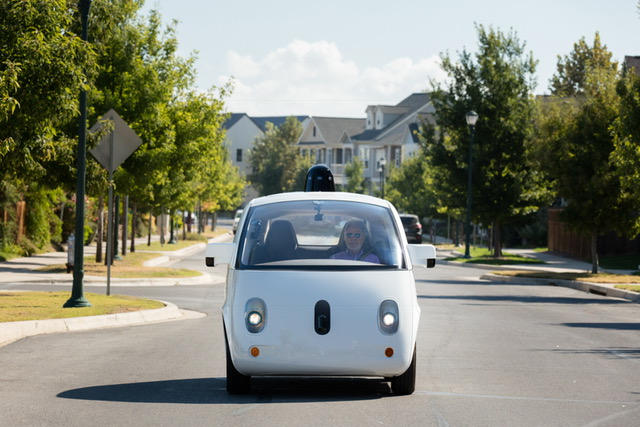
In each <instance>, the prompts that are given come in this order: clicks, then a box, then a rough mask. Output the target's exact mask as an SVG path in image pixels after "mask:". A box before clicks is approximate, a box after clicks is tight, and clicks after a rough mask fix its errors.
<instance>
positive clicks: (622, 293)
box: [438, 249, 640, 302]
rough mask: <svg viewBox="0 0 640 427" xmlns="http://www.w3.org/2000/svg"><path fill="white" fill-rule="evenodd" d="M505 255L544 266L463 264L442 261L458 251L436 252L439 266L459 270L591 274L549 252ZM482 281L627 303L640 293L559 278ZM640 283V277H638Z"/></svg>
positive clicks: (523, 251) (636, 299) (489, 276)
mask: <svg viewBox="0 0 640 427" xmlns="http://www.w3.org/2000/svg"><path fill="white" fill-rule="evenodd" d="M504 251H505V252H508V253H511V254H514V255H519V256H522V257H526V258H534V259H539V260H541V261H543V262H544V264H520V265H505V266H500V265H488V264H466V263H463V262H456V261H446V260H445V258H450V257H459V256H461V255H462V253H460V252H458V251H455V250H453V251H451V250H449V251H438V263H441V264H450V265H456V266H460V267H471V268H479V269H483V270H491V271H500V270H528V271H548V272H554V273H584V272H587V273H589V272H591V263H588V262H584V261H579V260H575V259H572V258H566V257H563V256H560V255H556V254H552V253H549V252H536V251H534V250H532V249H505V250H504ZM600 272H603V273H612V274H630V273H632V272H633V271H630V270H603V269H600ZM480 279H482V280H492V281H495V282H509V283H523V284H539V285H547V286H562V287H567V288H572V289H576V290H579V291H582V292H587V293H592V294H597V295H602V296H607V297H612V298H622V299H626V300H629V301H634V302H640V293H637V292H632V291H626V290H623V289H616V287H615V285H616V284H615V283H591V282H580V281H576V280H560V279H544V278H532V277H512V276H501V275H498V274H492V273H487V274H483V275H482V276H480ZM638 283H640V277H638Z"/></svg>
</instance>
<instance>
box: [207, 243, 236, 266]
mask: <svg viewBox="0 0 640 427" xmlns="http://www.w3.org/2000/svg"><path fill="white" fill-rule="evenodd" d="M236 247H237V245H236V243H209V244H207V247H206V249H205V251H204V256H205V258H204V261H205V264H206V265H207V267H214V266H216V265H218V264H229V263H231V258H233V255H234V254H235V253H236Z"/></svg>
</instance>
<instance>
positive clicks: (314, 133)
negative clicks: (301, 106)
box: [313, 126, 316, 137]
mask: <svg viewBox="0 0 640 427" xmlns="http://www.w3.org/2000/svg"><path fill="white" fill-rule="evenodd" d="M313 136H314V137H315V136H316V127H315V126H314V127H313Z"/></svg>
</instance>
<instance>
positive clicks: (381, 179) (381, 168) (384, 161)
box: [378, 157, 387, 199]
mask: <svg viewBox="0 0 640 427" xmlns="http://www.w3.org/2000/svg"><path fill="white" fill-rule="evenodd" d="M386 164H387V161H386V160H385V158H384V157H380V160H379V161H378V165H379V167H378V172H380V192H381V193H382V198H383V199H384V165H386Z"/></svg>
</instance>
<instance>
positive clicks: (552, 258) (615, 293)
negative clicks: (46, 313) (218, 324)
mask: <svg viewBox="0 0 640 427" xmlns="http://www.w3.org/2000/svg"><path fill="white" fill-rule="evenodd" d="M230 237H231V233H227V234H224V235H222V236H219V237H216V238H215V239H212V240H211V241H224V240H229V239H230ZM144 243H146V238H145V239H140V245H139V248H143V247H144ZM204 246H205V244H204V243H201V244H196V245H193V246H191V247H188V248H185V249H182V250H178V251H166V252H159V253H158V257H157V258H155V259H153V260H151V261H149V262H147V263H146V265H147V266H153V265H162V264H165V263H169V262H172V261H175V260H176V259H181V258H185V257H188V256H190V255H193V254H195V253H197V252H198V251H201V250H202V249H204ZM139 251H143V249H139ZM507 251H508V252H510V253H514V254H518V255H521V256H524V257H529V258H537V259H540V260H542V261H544V264H537V265H536V264H533V265H531V264H523V265H510V266H507V267H500V266H494V265H480V264H465V263H459V262H454V261H446V258H450V257H454V256H455V255H456V252H455V251H438V263H441V264H455V265H458V266H468V267H473V268H476V269H482V270H487V273H485V274H482V275H481V277H480V278H481V279H485V280H492V281H503V282H509V283H519V282H522V283H528V284H531V283H535V284H540V285H552V286H564V287H570V288H574V289H577V290H580V291H583V292H589V293H594V294H598V295H602V296H606V297H612V298H623V299H626V300H629V301H635V302H640V294H639V293H636V292H630V291H624V290H621V289H616V288H615V284H594V283H587V282H577V281H569V280H555V279H553V280H552V279H532V278H518V277H508V276H500V275H497V274H492V273H491V271H497V270H517V269H523V270H542V271H552V272H589V271H591V264H589V263H586V262H582V261H578V260H574V259H571V258H566V257H563V256H559V255H554V254H550V253H547V252H543V253H541V252H535V251H533V250H527V249H507ZM95 252H96V246H95V245H93V246H86V247H85V254H95ZM66 262H67V252H51V253H45V254H40V255H34V256H31V257H26V258H15V259H12V260H10V261H6V262H0V290H5V291H6V290H11V289H12V288H15V287H18V286H20V285H25V284H55V285H64V284H68V285H69V287H70V288H69V289H71V286H72V284H73V274H72V273H48V272H43V271H41V268H42V267H45V266H48V265H60V264H65V263H66ZM608 272H611V273H622V274H628V273H630V271H620V270H616V271H608ZM109 282H110V285H111V286H114V287H118V286H180V285H204V284H208V283H211V277H210V275H208V274H206V273H205V274H203V275H201V276H198V277H193V278H172V279H164V278H143V279H118V278H110V280H109ZM639 282H640V278H639ZM83 283H84V284H87V285H101V284H105V285H106V283H107V278H106V277H96V276H88V275H85V276H84V280H83ZM163 302H164V301H163ZM197 316H201V314H198V313H194V312H188V311H186V310H180V309H179V308H178V307H176V306H175V305H173V304H171V303H168V302H165V307H164V308H161V309H157V310H145V311H141V312H135V313H123V314H114V315H105V316H90V317H78V318H70V319H54V320H40V321H23V322H6V323H0V347H1V346H3V345H6V344H8V343H10V342H13V341H16V340H18V339H21V338H24V337H27V336H31V335H38V334H46V333H58V332H66V331H77V330H87V329H95V328H106V327H117V326H128V325H135V324H142V323H147V322H158V321H167V320H178V319H184V318H192V317H197Z"/></svg>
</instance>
